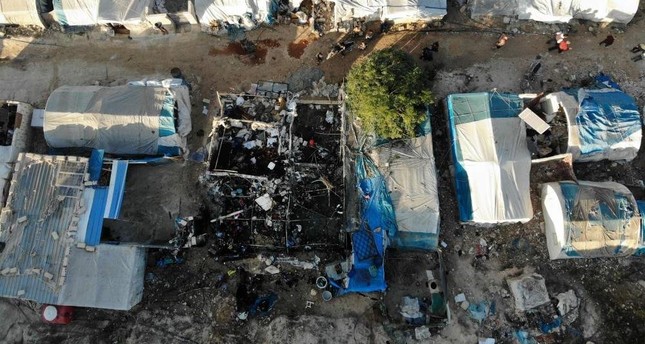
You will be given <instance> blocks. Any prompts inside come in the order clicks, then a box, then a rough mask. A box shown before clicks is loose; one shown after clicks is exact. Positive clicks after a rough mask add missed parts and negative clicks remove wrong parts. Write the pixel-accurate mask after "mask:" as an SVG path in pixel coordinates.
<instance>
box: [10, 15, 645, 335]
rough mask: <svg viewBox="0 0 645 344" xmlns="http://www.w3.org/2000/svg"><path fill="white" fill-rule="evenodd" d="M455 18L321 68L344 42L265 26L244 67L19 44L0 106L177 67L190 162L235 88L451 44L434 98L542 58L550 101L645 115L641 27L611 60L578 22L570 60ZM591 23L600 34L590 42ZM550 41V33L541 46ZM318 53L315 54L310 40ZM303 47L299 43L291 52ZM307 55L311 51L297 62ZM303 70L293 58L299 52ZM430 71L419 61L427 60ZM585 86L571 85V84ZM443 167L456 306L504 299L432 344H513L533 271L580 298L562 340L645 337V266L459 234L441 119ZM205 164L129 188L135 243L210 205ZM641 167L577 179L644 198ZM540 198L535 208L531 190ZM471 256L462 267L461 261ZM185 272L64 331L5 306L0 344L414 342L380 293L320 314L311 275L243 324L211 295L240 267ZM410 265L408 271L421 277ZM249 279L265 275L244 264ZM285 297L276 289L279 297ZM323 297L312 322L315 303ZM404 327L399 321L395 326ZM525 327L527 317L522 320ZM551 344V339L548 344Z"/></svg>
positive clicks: (218, 58)
mask: <svg viewBox="0 0 645 344" xmlns="http://www.w3.org/2000/svg"><path fill="white" fill-rule="evenodd" d="M449 18H450V20H451V21H455V22H460V23H462V24H463V23H467V24H468V25H455V26H451V27H452V29H448V28H447V27H443V28H438V29H437V30H435V31H431V32H414V31H412V32H409V31H404V32H395V33H390V34H388V35H386V36H380V37H377V38H376V39H375V40H374V42H372V43H370V44H369V46H368V48H367V49H366V50H365V51H357V50H356V51H352V52H351V53H349V54H348V55H347V56H345V57H340V56H337V57H334V58H333V59H331V60H329V61H325V62H323V63H322V64H321V65H320V66H317V62H316V58H315V56H316V55H317V54H318V53H319V52H323V53H325V54H326V53H327V51H328V50H329V48H330V46H331V45H332V44H333V43H334V42H335V41H336V40H337V39H339V37H340V35H339V34H335V33H332V34H327V35H325V36H323V37H322V38H316V37H313V36H311V35H309V34H308V32H307V31H306V30H304V29H302V28H297V27H296V26H278V27H275V28H263V29H259V30H256V31H253V32H250V33H249V34H248V36H249V38H250V39H252V40H254V41H256V42H258V46H259V47H260V50H259V51H260V54H259V55H258V57H256V58H247V57H240V56H239V55H237V54H236V53H235V49H234V47H231V46H230V42H229V41H228V40H227V39H225V38H217V37H212V36H208V35H205V34H201V33H196V32H192V33H187V34H182V35H169V36H156V37H148V38H142V39H135V40H127V39H121V38H108V37H105V36H103V35H102V34H100V33H90V34H87V35H63V34H56V33H46V34H45V35H43V36H42V37H40V38H37V39H34V38H29V37H12V38H5V39H2V40H0V44H1V49H2V50H1V52H0V58H2V59H3V60H2V61H1V62H0V80H2V83H1V84H0V99H15V100H21V101H25V102H29V103H32V104H35V105H37V106H40V107H42V106H44V104H45V102H46V99H47V96H48V95H49V93H50V92H51V91H52V90H53V89H55V88H56V87H59V86H62V85H90V84H95V83H97V82H98V83H99V84H101V85H118V84H123V83H125V82H126V81H130V80H139V79H144V78H166V77H168V76H169V70H170V69H171V68H172V67H180V68H181V69H182V70H183V71H184V73H185V75H187V77H188V79H189V80H190V81H191V82H192V83H193V85H194V87H195V88H194V92H193V95H192V98H193V104H194V105H195V111H194V115H193V121H194V123H193V128H194V134H191V137H190V138H189V143H190V147H191V149H193V150H195V149H198V148H199V147H201V146H203V145H204V144H205V143H206V140H207V138H206V135H201V136H200V135H197V134H196V132H197V130H199V129H203V130H204V131H205V132H206V133H208V132H209V129H210V128H208V118H207V117H205V116H203V115H202V114H201V99H203V98H209V99H214V98H215V91H225V92H229V91H240V90H245V89H248V87H249V85H250V83H253V82H257V81H259V80H275V81H283V80H285V79H286V78H287V77H288V76H289V75H291V74H292V73H294V72H296V71H298V70H299V69H301V68H304V67H311V66H316V67H318V68H320V69H321V70H322V71H323V72H324V75H325V78H326V80H328V81H333V82H341V81H342V79H343V77H344V76H345V75H346V73H347V71H348V70H349V68H350V67H351V65H352V64H353V63H355V62H356V61H357V60H359V59H360V58H361V57H362V56H364V55H366V54H369V52H371V51H373V50H377V49H382V48H386V47H390V46H395V47H398V48H401V49H403V50H405V51H407V52H410V53H411V54H413V55H415V56H419V55H420V51H421V49H422V48H423V47H424V46H429V45H430V43H432V42H434V41H439V42H440V50H439V53H438V54H437V55H436V56H435V59H434V61H433V62H429V63H423V65H424V66H426V67H427V68H429V69H431V70H432V71H433V72H434V74H435V78H434V82H433V92H434V93H435V95H436V96H437V99H441V98H442V97H444V96H445V95H447V94H449V93H452V92H465V91H485V90H491V89H495V88H496V89H497V90H499V91H514V92H517V91H520V82H521V77H522V75H523V74H524V73H525V72H526V70H527V68H528V66H529V65H530V63H531V61H532V60H533V58H535V56H536V55H538V54H543V61H544V65H543V68H542V69H543V73H542V75H541V78H542V79H543V80H548V79H551V80H552V81H551V82H547V83H546V85H545V88H548V87H552V88H559V87H561V86H569V85H572V84H573V83H575V82H576V81H575V80H580V79H582V78H584V77H586V76H588V75H589V74H595V73H597V72H600V71H602V72H605V73H607V74H611V75H612V76H613V77H614V78H615V80H616V81H617V82H618V83H619V84H621V85H622V86H623V87H624V88H625V90H626V91H627V92H628V93H630V94H631V95H632V96H634V97H636V99H637V101H638V103H639V105H640V106H643V105H645V95H644V92H645V78H644V76H645V62H640V63H633V62H632V61H630V59H629V58H630V56H631V54H630V53H629V49H630V48H631V47H632V46H634V45H635V44H637V43H642V42H643V41H645V36H644V35H643V32H645V21H643V20H642V15H641V14H639V16H638V17H637V19H635V21H634V22H633V23H632V24H630V25H629V26H628V28H627V30H626V32H624V33H618V34H615V36H616V42H615V43H614V44H613V45H612V46H611V47H609V48H604V47H600V46H599V45H598V42H599V41H600V40H602V39H603V38H604V36H605V35H606V34H607V32H609V30H610V28H606V29H601V28H598V26H597V25H594V24H589V23H586V24H583V25H577V24H576V25H574V29H576V30H577V33H572V34H571V35H570V39H571V41H572V42H573V50H572V51H569V52H567V53H564V54H557V53H553V52H547V48H548V47H549V45H548V44H547V43H546V42H547V40H548V39H549V38H550V34H551V33H552V32H553V31H555V27H545V26H536V27H533V26H531V25H524V24H523V23H518V24H517V25H518V26H521V28H522V30H521V33H518V34H516V35H513V36H512V37H511V39H510V41H509V42H508V44H507V46H505V47H504V48H502V49H499V50H498V49H494V48H493V45H494V43H495V41H496V37H497V35H498V33H499V32H500V31H502V30H505V29H507V27H497V28H495V27H479V28H474V27H473V26H474V25H476V24H475V23H470V22H468V21H467V20H464V19H463V18H462V17H460V14H459V13H457V14H455V13H452V14H451V15H450V16H449ZM589 26H592V27H593V28H594V31H593V32H592V31H590V30H589V29H588V27H589ZM545 33H546V34H545ZM303 40H307V43H303ZM294 42H295V44H296V45H294ZM301 53H302V54H301ZM300 54H301V56H300V57H298V58H296V57H294V56H298V55H300ZM420 63H421V62H420ZM572 80H574V81H572ZM433 127H434V131H433V134H434V136H435V156H436V161H437V168H438V171H439V174H440V179H439V186H440V202H441V211H442V215H441V222H442V228H441V230H442V240H444V241H445V242H446V243H448V247H447V248H446V249H445V252H444V253H445V258H446V265H447V267H448V281H449V285H448V288H449V292H448V299H449V300H451V299H452V297H453V296H454V295H456V294H458V293H462V292H463V293H465V294H466V296H467V298H468V300H469V301H471V302H477V301H483V300H488V301H496V304H497V312H496V314H495V315H492V316H490V317H489V318H488V319H486V320H485V321H484V322H483V323H482V324H479V323H477V322H476V321H474V320H472V319H471V318H470V317H469V316H468V314H467V313H466V312H465V311H463V310H462V309H461V308H459V307H458V306H455V305H454V304H453V305H451V309H452V323H451V324H450V325H448V326H447V327H446V328H444V329H442V330H432V331H431V332H432V334H433V336H432V337H431V339H429V340H427V341H426V342H428V343H476V341H477V338H478V337H494V338H497V339H498V341H499V342H509V343H510V342H511V339H510V337H509V333H511V331H512V329H513V328H514V327H513V326H514V325H513V324H517V323H518V321H516V320H514V319H515V318H517V316H516V315H515V313H514V309H513V302H512V298H510V299H509V298H508V295H507V292H505V291H506V290H507V286H506V283H505V280H504V278H505V277H506V276H509V275H511V274H514V273H517V272H518V271H520V270H521V269H524V268H528V269H534V270H535V271H536V272H538V273H540V274H542V275H543V276H544V277H545V278H546V280H547V289H548V290H549V292H550V293H551V296H554V295H556V294H557V293H560V292H564V291H566V290H568V289H573V290H575V291H576V294H577V295H578V296H579V297H580V298H581V300H583V301H582V305H581V307H580V309H581V315H580V318H579V319H581V320H578V322H576V323H574V324H572V325H571V326H570V331H568V332H566V333H563V334H559V335H558V336H557V337H555V339H552V340H553V341H551V342H553V343H556V342H567V343H585V341H586V340H593V341H595V342H597V343H635V342H637V341H639V340H642V338H643V336H645V333H643V328H642V326H641V325H640V324H642V322H643V321H644V320H645V315H644V314H643V309H645V303H644V301H643V300H645V298H643V296H644V294H645V289H644V286H643V284H639V281H642V280H645V276H643V274H644V273H643V271H644V269H643V263H642V262H641V260H638V259H633V258H622V259H596V260H585V261H575V262H572V261H567V262H562V261H557V262H550V261H549V260H548V255H547V253H546V246H545V241H544V237H543V234H542V231H541V229H540V228H541V227H540V223H541V221H542V217H541V213H540V211H539V209H540V208H539V205H538V204H537V201H536V204H535V209H536V211H535V213H536V215H535V218H534V219H533V220H532V221H531V222H529V223H528V224H527V225H525V226H505V227H499V228H488V229H477V228H473V227H469V226H461V225H460V224H458V223H457V214H456V211H455V199H454V193H453V190H452V187H451V184H450V178H449V171H448V159H447V157H448V155H447V152H448V148H447V147H448V143H447V137H446V134H445V130H443V128H445V122H444V120H443V119H441V118H440V117H438V118H437V120H436V121H434V119H433ZM202 168H203V165H201V164H197V163H193V162H186V163H174V164H170V165H166V166H160V167H135V168H133V169H132V170H131V171H130V173H129V176H128V191H127V194H126V197H125V201H124V208H123V213H124V216H125V217H127V218H128V219H129V220H130V221H131V222H133V223H134V224H135V225H136V228H137V230H138V231H140V232H139V233H137V235H136V238H137V239H138V240H150V241H154V240H166V239H167V238H168V236H169V234H170V233H171V231H172V220H171V219H170V216H169V215H168V213H170V214H171V216H175V215H178V214H179V215H191V214H195V213H196V211H197V209H198V208H199V203H200V198H199V196H198V193H197V192H196V191H197V185H196V178H197V176H198V174H199V172H200V171H201V170H202ZM643 170H645V158H644V154H643V153H641V154H640V155H639V156H638V158H637V159H635V160H634V161H633V162H630V163H626V164H616V165H615V166H614V165H612V164H585V165H580V166H576V173H577V175H578V177H579V178H580V179H588V180H597V181H601V180H607V178H614V180H619V181H622V182H624V183H626V184H631V185H636V184H637V181H638V179H640V180H642V179H643V177H644V175H643V173H642V171H643ZM533 198H534V199H536V195H535V193H534V195H533ZM481 238H484V239H485V240H486V241H487V242H488V243H489V244H491V243H494V244H495V245H496V247H497V249H496V250H495V252H496V253H494V254H491V255H490V259H488V260H481V259H478V258H475V257H474V256H473V255H472V254H468V251H469V250H470V249H471V248H472V247H474V245H475V244H476V243H477V242H479V240H480V239H481ZM460 250H461V251H462V252H465V254H460ZM187 258H188V259H187V263H186V264H184V265H182V266H171V267H168V268H165V269H160V268H157V267H154V266H153V263H154V261H152V260H151V262H150V267H149V268H148V270H147V272H150V273H152V275H149V276H148V277H147V282H146V290H145V293H144V300H143V301H142V303H141V304H140V305H138V306H136V307H135V308H134V309H133V310H131V311H130V312H110V311H100V310H88V309H85V310H79V311H78V313H77V317H76V319H77V320H76V321H75V322H74V323H73V324H72V325H69V326H63V327H53V326H48V325H45V324H42V323H40V322H39V320H38V315H37V313H36V311H35V310H34V309H36V307H35V306H34V305H31V304H28V303H18V302H15V301H8V300H1V301H0V318H2V322H0V342H3V343H47V342H52V343H54V342H56V343H140V342H146V343H168V342H177V343H207V342H215V343H219V342H222V343H240V342H252V343H403V342H414V340H412V339H409V337H410V334H411V332H410V331H411V329H407V330H405V331H401V330H399V329H396V330H394V329H393V326H392V324H391V321H394V320H395V319H389V318H384V317H383V315H382V314H381V312H380V311H379V310H378V305H379V304H380V303H381V298H382V296H379V295H375V296H373V298H375V299H376V300H374V299H371V298H369V297H364V296H360V295H350V296H346V297H343V298H340V299H334V300H332V301H330V302H329V303H323V302H322V300H320V296H319V295H318V296H317V298H314V297H312V296H310V295H309V293H310V289H311V288H312V284H311V283H310V279H311V277H315V275H316V274H315V273H310V272H299V271H297V270H296V271H294V272H293V273H294V274H295V275H296V276H298V278H299V280H300V282H299V284H297V285H296V286H294V287H293V288H292V289H289V291H288V292H286V294H289V295H290V296H285V298H284V299H281V300H280V301H279V303H278V306H276V310H275V312H274V313H273V314H272V315H270V316H269V317H267V318H261V319H257V320H251V321H249V322H240V321H236V320H235V319H234V318H235V317H234V313H235V312H234V310H235V298H234V296H235V286H236V283H238V282H236V281H235V277H232V278H231V279H230V281H229V282H228V283H224V284H223V285H222V284H221V283H216V280H217V276H220V275H221V274H222V273H226V272H227V271H231V269H232V268H231V267H230V265H222V264H215V263H214V262H212V260H211V259H209V258H208V255H207V254H206V252H205V249H195V250H193V251H190V252H189V253H188V257H187ZM414 263H415V262H414V261H411V262H410V264H414ZM244 264H245V265H246V267H247V268H248V269H251V270H252V269H253V265H254V264H257V263H256V262H255V263H254V262H247V263H244ZM275 287H276V288H278V286H275ZM309 299H312V300H316V303H315V305H314V306H313V307H312V308H311V309H306V310H305V308H304V304H305V301H306V300H309ZM398 321H400V319H398ZM519 322H521V320H520V321H519ZM545 342H547V341H546V339H545Z"/></svg>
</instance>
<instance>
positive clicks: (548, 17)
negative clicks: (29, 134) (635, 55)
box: [468, 0, 639, 23]
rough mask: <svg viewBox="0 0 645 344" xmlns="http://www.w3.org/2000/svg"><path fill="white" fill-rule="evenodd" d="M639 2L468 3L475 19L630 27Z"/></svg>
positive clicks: (496, 0) (523, 0)
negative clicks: (491, 17)
mask: <svg viewBox="0 0 645 344" xmlns="http://www.w3.org/2000/svg"><path fill="white" fill-rule="evenodd" d="M638 1H639V0H591V1H590V0H557V1H554V0H501V1H500V0H469V1H468V7H469V9H470V13H471V16H472V17H473V18H477V17H485V16H508V17H517V18H518V19H530V20H535V21H539V22H545V23H566V22H568V21H570V20H571V19H584V20H591V21H596V22H618V23H629V22H630V21H631V20H632V19H633V18H634V15H635V14H636V11H638Z"/></svg>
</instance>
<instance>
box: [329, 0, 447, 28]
mask: <svg viewBox="0 0 645 344" xmlns="http://www.w3.org/2000/svg"><path fill="white" fill-rule="evenodd" d="M446 13H447V10H446V0H364V1H359V0H334V18H335V19H334V21H335V22H337V23H338V22H342V21H348V20H351V19H352V18H365V19H366V20H368V21H369V20H392V21H394V22H397V23H404V22H415V21H423V20H433V19H441V18H443V17H444V16H445V15H446Z"/></svg>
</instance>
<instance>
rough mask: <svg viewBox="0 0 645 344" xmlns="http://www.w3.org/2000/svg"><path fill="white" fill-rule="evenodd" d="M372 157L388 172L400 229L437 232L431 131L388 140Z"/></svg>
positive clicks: (389, 185) (437, 220)
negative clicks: (393, 142)
mask: <svg viewBox="0 0 645 344" xmlns="http://www.w3.org/2000/svg"><path fill="white" fill-rule="evenodd" d="M371 156H372V159H373V160H374V162H375V163H376V165H377V166H378V167H379V170H381V173H383V175H384V176H385V180H386V183H387V187H388V190H389V191H390V197H391V198H392V205H393V206H394V210H395V212H396V223H397V226H398V230H399V231H402V232H417V233H437V232H438V229H439V193H438V191H437V171H436V169H435V161H434V155H433V152H432V135H426V136H422V137H417V138H414V139H409V140H405V141H404V144H403V145H401V144H396V145H394V146H391V145H390V144H387V145H385V146H382V147H379V148H377V149H375V150H373V152H372V155H371Z"/></svg>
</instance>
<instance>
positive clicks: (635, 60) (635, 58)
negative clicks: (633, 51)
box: [632, 51, 645, 62]
mask: <svg viewBox="0 0 645 344" xmlns="http://www.w3.org/2000/svg"><path fill="white" fill-rule="evenodd" d="M643 59H645V51H644V52H642V53H640V54H638V55H636V56H634V57H632V61H634V62H637V61H641V60H643Z"/></svg>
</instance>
